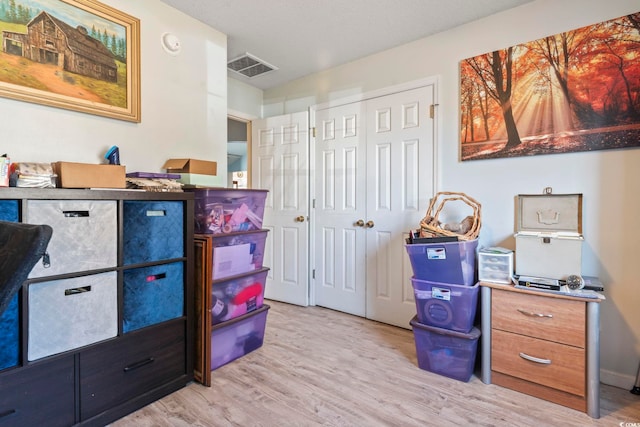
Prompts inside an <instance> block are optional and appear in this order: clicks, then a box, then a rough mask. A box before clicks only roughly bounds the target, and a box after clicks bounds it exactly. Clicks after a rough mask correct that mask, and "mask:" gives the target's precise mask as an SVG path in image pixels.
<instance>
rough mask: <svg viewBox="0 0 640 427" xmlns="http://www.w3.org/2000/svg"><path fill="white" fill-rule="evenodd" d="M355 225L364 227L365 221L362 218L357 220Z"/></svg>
mask: <svg viewBox="0 0 640 427" xmlns="http://www.w3.org/2000/svg"><path fill="white" fill-rule="evenodd" d="M355 226H356V227H364V221H363V220H361V219H359V220H357V221H356V223H355Z"/></svg>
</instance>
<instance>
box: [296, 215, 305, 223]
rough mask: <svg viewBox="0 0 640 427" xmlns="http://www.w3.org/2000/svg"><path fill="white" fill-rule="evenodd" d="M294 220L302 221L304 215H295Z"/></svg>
mask: <svg viewBox="0 0 640 427" xmlns="http://www.w3.org/2000/svg"><path fill="white" fill-rule="evenodd" d="M295 221H296V222H304V216H302V215H300V216H297V217H296V219H295Z"/></svg>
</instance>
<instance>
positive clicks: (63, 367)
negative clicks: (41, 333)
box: [0, 356, 75, 427]
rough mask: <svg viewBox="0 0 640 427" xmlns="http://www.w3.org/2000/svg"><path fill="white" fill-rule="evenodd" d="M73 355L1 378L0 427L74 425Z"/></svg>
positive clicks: (7, 374)
mask: <svg viewBox="0 0 640 427" xmlns="http://www.w3.org/2000/svg"><path fill="white" fill-rule="evenodd" d="M74 404H75V399H74V363H73V356H70V357H65V358H62V359H56V360H55V361H47V362H42V363H37V364H34V365H32V366H30V367H28V368H24V369H20V370H16V371H13V372H7V373H6V374H4V375H2V377H0V426H1V427H14V426H15V427H24V426H47V427H56V426H70V425H73V424H74V423H75V411H74Z"/></svg>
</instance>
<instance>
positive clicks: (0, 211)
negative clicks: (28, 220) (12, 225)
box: [0, 200, 20, 222]
mask: <svg viewBox="0 0 640 427" xmlns="http://www.w3.org/2000/svg"><path fill="white" fill-rule="evenodd" d="M19 219H20V218H18V201H17V200H2V201H0V220H2V221H13V222H17V221H18V220H19Z"/></svg>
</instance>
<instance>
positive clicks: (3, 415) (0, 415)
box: [0, 409, 18, 420]
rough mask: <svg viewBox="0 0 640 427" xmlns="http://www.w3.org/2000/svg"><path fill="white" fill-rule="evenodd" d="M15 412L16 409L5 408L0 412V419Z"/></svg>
mask: <svg viewBox="0 0 640 427" xmlns="http://www.w3.org/2000/svg"><path fill="white" fill-rule="evenodd" d="M17 413H18V411H16V410H15V409H9V410H6V411H2V412H0V420H2V419H3V418H7V417H10V416H12V415H15V414H17Z"/></svg>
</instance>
